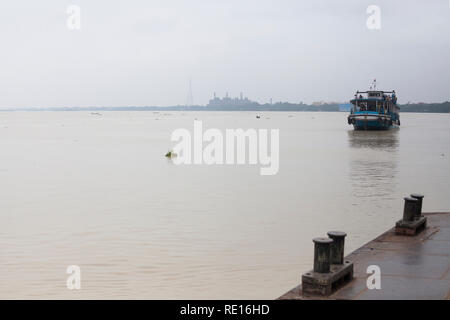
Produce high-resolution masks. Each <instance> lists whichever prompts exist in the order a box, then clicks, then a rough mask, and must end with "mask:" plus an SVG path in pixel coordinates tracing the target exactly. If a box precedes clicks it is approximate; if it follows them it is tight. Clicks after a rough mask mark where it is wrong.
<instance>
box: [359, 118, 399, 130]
mask: <svg viewBox="0 0 450 320" xmlns="http://www.w3.org/2000/svg"><path fill="white" fill-rule="evenodd" d="M390 127H392V126H391V125H389V124H385V123H380V122H379V121H378V120H356V121H355V123H354V124H353V128H354V129H355V130H388V129H389V128H390Z"/></svg>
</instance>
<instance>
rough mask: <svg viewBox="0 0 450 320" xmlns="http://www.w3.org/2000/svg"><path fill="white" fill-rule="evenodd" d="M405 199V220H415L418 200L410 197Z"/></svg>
mask: <svg viewBox="0 0 450 320" xmlns="http://www.w3.org/2000/svg"><path fill="white" fill-rule="evenodd" d="M404 199H405V206H404V207H403V221H404V222H410V221H414V217H415V215H416V208H417V203H418V200H417V199H414V198H410V197H405V198H404Z"/></svg>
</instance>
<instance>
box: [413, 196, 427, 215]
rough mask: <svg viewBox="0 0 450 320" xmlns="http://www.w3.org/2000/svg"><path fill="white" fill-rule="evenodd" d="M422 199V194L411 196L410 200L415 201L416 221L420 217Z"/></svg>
mask: <svg viewBox="0 0 450 320" xmlns="http://www.w3.org/2000/svg"><path fill="white" fill-rule="evenodd" d="M423 197H424V195H422V194H418V193H413V194H411V198H414V199H417V205H416V214H415V216H414V218H415V219H416V220H417V219H420V217H421V216H422V203H423Z"/></svg>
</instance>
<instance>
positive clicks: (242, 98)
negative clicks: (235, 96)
mask: <svg viewBox="0 0 450 320" xmlns="http://www.w3.org/2000/svg"><path fill="white" fill-rule="evenodd" d="M240 99H241V100H244V95H243V94H242V92H241V95H240Z"/></svg>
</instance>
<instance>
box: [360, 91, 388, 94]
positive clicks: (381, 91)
mask: <svg viewBox="0 0 450 320" xmlns="http://www.w3.org/2000/svg"><path fill="white" fill-rule="evenodd" d="M358 93H395V90H391V91H383V90H368V91H359V90H358V91H356V94H358Z"/></svg>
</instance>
